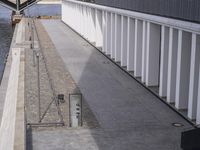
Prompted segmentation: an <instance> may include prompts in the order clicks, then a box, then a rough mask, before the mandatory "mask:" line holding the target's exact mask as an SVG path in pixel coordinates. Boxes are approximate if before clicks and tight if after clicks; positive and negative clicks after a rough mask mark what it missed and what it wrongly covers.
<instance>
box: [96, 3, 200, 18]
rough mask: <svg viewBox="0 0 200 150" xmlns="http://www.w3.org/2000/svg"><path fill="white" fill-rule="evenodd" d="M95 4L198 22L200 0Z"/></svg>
mask: <svg viewBox="0 0 200 150" xmlns="http://www.w3.org/2000/svg"><path fill="white" fill-rule="evenodd" d="M95 3H97V4H100V5H106V6H111V7H117V8H122V9H128V10H134V11H138V12H144V13H149V14H154V15H160V16H166V17H172V18H177V19H183V20H189V21H193V22H200V0H95Z"/></svg>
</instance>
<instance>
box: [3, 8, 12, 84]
mask: <svg viewBox="0 0 200 150" xmlns="http://www.w3.org/2000/svg"><path fill="white" fill-rule="evenodd" d="M10 14H11V11H10V10H8V9H6V8H4V7H2V6H0V83H1V78H2V75H3V71H4V66H5V59H6V56H7V54H8V52H9V48H10V43H11V40H12V35H13V28H12V25H11V22H10Z"/></svg>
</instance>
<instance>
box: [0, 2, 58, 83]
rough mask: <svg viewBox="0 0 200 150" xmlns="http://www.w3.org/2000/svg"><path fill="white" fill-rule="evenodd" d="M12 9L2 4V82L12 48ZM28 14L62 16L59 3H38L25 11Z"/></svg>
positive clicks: (0, 23) (0, 56) (0, 70)
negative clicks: (6, 61) (7, 58)
mask: <svg viewBox="0 0 200 150" xmlns="http://www.w3.org/2000/svg"><path fill="white" fill-rule="evenodd" d="M11 13H12V12H11V11H10V10H8V9H6V8H4V7H2V6H0V83H1V79H2V76H3V71H4V68H5V63H4V62H5V59H6V56H7V55H8V52H9V49H10V43H11V40H12V35H13V28H12V25H11V22H10V16H11ZM25 14H26V15H28V16H60V15H61V5H59V4H50V5H46V4H36V5H33V6H32V7H30V8H29V9H28V10H26V11H25Z"/></svg>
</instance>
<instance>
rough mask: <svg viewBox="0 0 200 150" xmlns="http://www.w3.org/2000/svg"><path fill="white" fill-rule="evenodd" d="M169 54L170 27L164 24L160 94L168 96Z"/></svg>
mask: <svg viewBox="0 0 200 150" xmlns="http://www.w3.org/2000/svg"><path fill="white" fill-rule="evenodd" d="M168 54H169V28H168V27H165V26H162V29H161V54H160V86H159V95H160V96H161V97H166V96H167V74H168Z"/></svg>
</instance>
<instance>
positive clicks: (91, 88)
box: [31, 20, 191, 150]
mask: <svg viewBox="0 0 200 150" xmlns="http://www.w3.org/2000/svg"><path fill="white" fill-rule="evenodd" d="M42 23H43V25H44V26H45V29H46V30H47V32H48V33H49V36H50V37H51V39H52V41H53V43H54V45H55V47H56V48H57V51H58V53H59V54H60V56H61V58H62V59H63V61H64V63H65V67H66V68H67V70H69V72H70V73H71V75H72V77H73V79H74V80H75V82H76V84H77V85H78V87H79V89H80V90H81V92H82V94H83V96H84V99H85V100H86V102H87V103H88V104H89V106H90V108H91V110H92V112H93V113H94V114H95V116H96V118H97V120H98V122H99V124H100V128H96V129H95V128H92V129H91V128H80V129H64V128H62V129H59V130H51V129H49V130H48V129H46V130H39V131H38V130H35V131H34V130H33V131H32V136H31V139H32V143H33V145H32V147H31V148H32V149H33V150H55V149H56V150H58V149H60V150H78V149H81V150H89V149H91V150H95V149H99V150H122V149H123V150H132V149H136V150H180V149H181V148H180V136H181V131H183V130H185V129H187V128H191V126H190V125H189V124H188V123H187V122H186V121H185V120H183V119H182V118H181V117H180V116H178V115H177V114H176V113H175V112H173V111H172V110H171V109H169V108H168V107H166V105H165V104H163V103H162V102H160V101H159V100H158V99H157V98H156V97H155V96H153V95H152V94H151V93H149V92H148V91H147V90H146V89H144V88H143V87H142V86H141V85H140V84H138V83H137V82H136V81H134V80H133V79H132V78H130V77H129V76H128V75H127V74H126V73H124V72H123V71H121V70H120V69H119V68H118V67H117V66H116V65H114V64H113V63H112V62H110V61H109V60H108V59H107V58H105V57H104V56H103V55H102V54H101V53H99V52H98V51H97V50H96V49H95V48H93V47H92V46H90V45H89V44H88V43H87V42H86V41H84V40H83V39H82V38H80V37H79V36H78V35H77V34H75V33H74V32H73V31H72V30H70V29H69V28H68V27H67V26H66V25H64V24H63V23H61V22H60V21H59V20H54V21H53V20H51V21H48V20H45V21H44V20H42ZM173 122H180V123H182V124H183V125H184V126H183V127H180V128H176V127H173V126H172V123H173Z"/></svg>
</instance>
